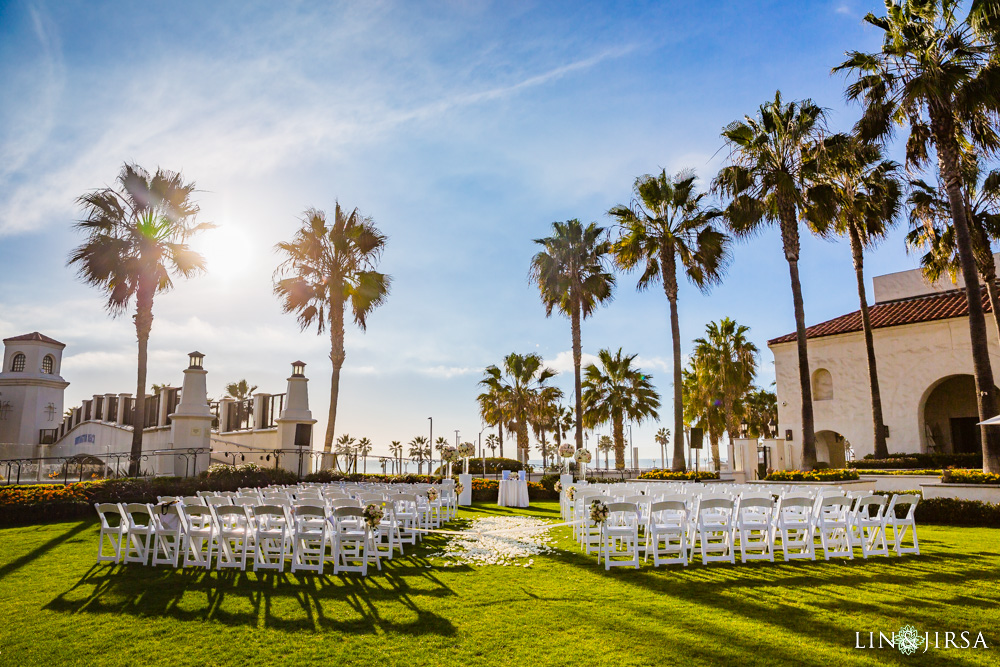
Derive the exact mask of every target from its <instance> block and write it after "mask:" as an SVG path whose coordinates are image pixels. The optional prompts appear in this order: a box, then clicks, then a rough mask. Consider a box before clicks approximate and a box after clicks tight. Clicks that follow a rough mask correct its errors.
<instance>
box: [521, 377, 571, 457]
mask: <svg viewBox="0 0 1000 667" xmlns="http://www.w3.org/2000/svg"><path fill="white" fill-rule="evenodd" d="M562 397H563V392H562V389H560V388H559V387H543V388H542V389H540V390H539V391H538V394H537V396H536V397H535V404H534V406H533V408H532V410H531V412H530V413H529V416H528V424H529V425H530V426H531V430H532V432H534V434H535V438H537V439H538V440H539V451H541V453H542V467H543V468H544V467H547V466H548V464H549V451H550V447H549V443H548V439H547V434H548V433H549V432H552V433H554V434H555V437H556V447H558V446H559V444H560V435H559V412H560V410H561V408H562V406H561V405H559V401H560V400H562Z"/></svg>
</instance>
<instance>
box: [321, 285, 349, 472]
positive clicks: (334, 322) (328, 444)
mask: <svg viewBox="0 0 1000 667" xmlns="http://www.w3.org/2000/svg"><path fill="white" fill-rule="evenodd" d="M345 357H346V353H345V352H344V304H343V302H335V303H331V304H330V363H331V365H332V366H333V370H332V372H331V373H330V412H329V415H328V416H327V421H326V440H325V441H324V442H323V451H324V452H326V453H327V454H329V453H330V451H331V450H332V449H333V435H334V433H336V427H337V401H338V399H339V398H340V369H341V368H343V367H344V359H345Z"/></svg>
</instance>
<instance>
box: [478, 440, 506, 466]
mask: <svg viewBox="0 0 1000 667" xmlns="http://www.w3.org/2000/svg"><path fill="white" fill-rule="evenodd" d="M500 444H501V443H500V438H498V437H497V436H496V435H495V434H493V433H490V434H489V435H488V436H486V447H487V448H489V450H490V454H492V455H494V456H496V453H497V446H498V445H500ZM500 456H501V457H502V456H503V449H501V450H500ZM483 474H486V471H485V470H483Z"/></svg>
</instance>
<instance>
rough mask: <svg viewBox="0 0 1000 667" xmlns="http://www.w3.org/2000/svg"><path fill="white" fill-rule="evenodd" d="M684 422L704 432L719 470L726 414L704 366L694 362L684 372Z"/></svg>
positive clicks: (714, 464)
mask: <svg viewBox="0 0 1000 667" xmlns="http://www.w3.org/2000/svg"><path fill="white" fill-rule="evenodd" d="M683 389H684V419H685V421H687V423H689V424H691V425H693V426H696V427H698V428H701V429H704V431H705V433H706V434H707V435H708V443H709V447H710V451H711V454H712V465H713V467H714V468H715V469H716V470H718V469H719V468H720V467H721V465H720V463H721V462H720V461H719V440H720V439H721V438H722V434H723V433H724V432H725V430H726V415H725V411H724V410H723V409H722V401H720V400H719V399H718V397H717V393H718V392H717V391H716V387H715V384H714V382H713V380H712V378H710V377H709V376H708V374H707V373H706V372H705V368H704V365H699V364H698V363H696V362H695V361H694V360H692V361H691V362H690V363H689V364H688V367H687V368H685V369H684V379H683Z"/></svg>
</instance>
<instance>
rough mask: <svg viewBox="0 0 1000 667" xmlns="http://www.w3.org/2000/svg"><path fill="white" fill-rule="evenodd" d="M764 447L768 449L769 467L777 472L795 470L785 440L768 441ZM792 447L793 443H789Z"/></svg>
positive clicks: (765, 441)
mask: <svg viewBox="0 0 1000 667" xmlns="http://www.w3.org/2000/svg"><path fill="white" fill-rule="evenodd" d="M763 444H764V446H765V447H767V448H768V453H767V457H768V463H767V465H768V466H770V467H771V468H774V469H775V470H794V469H795V463H794V462H793V461H789V460H788V458H789V457H788V453H789V452H788V447H786V443H785V441H784V440H778V439H777V438H774V439H766V440H764V443H763ZM787 444H788V445H791V444H792V443H790V442H789V443H787Z"/></svg>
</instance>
